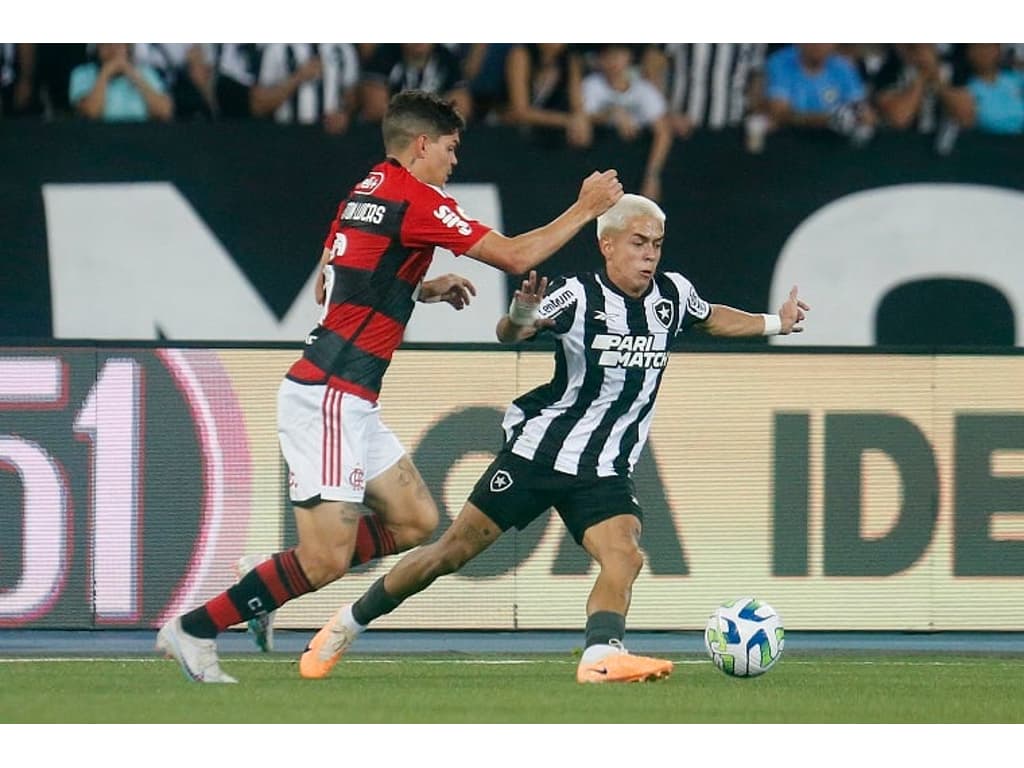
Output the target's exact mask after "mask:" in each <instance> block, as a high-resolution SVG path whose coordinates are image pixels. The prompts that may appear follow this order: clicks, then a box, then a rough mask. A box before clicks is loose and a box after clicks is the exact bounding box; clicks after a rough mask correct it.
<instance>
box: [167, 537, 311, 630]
mask: <svg viewBox="0 0 1024 768" xmlns="http://www.w3.org/2000/svg"><path fill="white" fill-rule="evenodd" d="M312 591H313V585H312V584H310V583H309V579H307V578H306V574H305V573H304V572H303V570H302V566H301V565H300V564H299V559H298V558H297V557H296V556H295V550H294V549H289V550H287V551H285V552H278V553H277V554H276V555H273V556H272V557H271V558H270V559H269V560H265V561H264V562H262V563H260V564H259V565H257V566H256V567H255V568H253V569H252V570H251V571H249V572H248V573H247V574H245V576H243V577H242V578H241V580H240V581H239V582H238V583H237V584H235V585H234V586H233V587H231V588H230V589H228V590H227V591H225V592H221V593H220V594H219V595H217V596H216V597H214V598H212V599H211V600H208V601H207V602H206V604H205V605H201V606H200V607H198V608H196V609H195V610H194V611H191V612H189V613H187V614H186V615H184V616H182V618H181V626H182V629H184V630H185V631H186V632H188V633H189V634H190V635H194V636H196V637H216V636H217V633H218V632H222V631H224V630H225V629H227V628H228V627H230V626H232V625H234V624H238V623H239V622H242V621H248V620H249V619H251V618H252V617H253V616H256V615H258V614H260V613H270V612H271V611H273V610H276V609H277V608H280V607H281V606H282V605H284V604H285V603H287V602H288V601H289V600H292V599H294V598H296V597H298V596H299V595H304V594H306V593H307V592H312Z"/></svg>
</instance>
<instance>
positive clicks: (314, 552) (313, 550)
mask: <svg viewBox="0 0 1024 768" xmlns="http://www.w3.org/2000/svg"><path fill="white" fill-rule="evenodd" d="M296 553H297V555H298V558H299V563H300V564H301V565H302V570H303V571H304V572H305V574H306V578H307V579H309V582H310V584H312V585H313V586H315V587H317V588H320V587H322V586H325V585H327V584H330V583H331V582H332V581H337V580H338V579H340V578H341V577H342V576H344V575H345V573H346V572H347V571H348V569H349V565H350V563H351V561H352V556H351V554H348V552H347V550H346V549H345V548H344V547H339V546H329V545H325V544H319V545H308V544H307V545H305V546H303V544H301V543H300V544H299V546H298V547H296Z"/></svg>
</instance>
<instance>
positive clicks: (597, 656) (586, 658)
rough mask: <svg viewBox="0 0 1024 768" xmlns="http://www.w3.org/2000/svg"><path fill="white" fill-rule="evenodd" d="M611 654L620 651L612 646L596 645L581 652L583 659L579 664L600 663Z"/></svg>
mask: <svg viewBox="0 0 1024 768" xmlns="http://www.w3.org/2000/svg"><path fill="white" fill-rule="evenodd" d="M613 653H621V650H620V649H619V648H616V647H615V646H614V645H607V644H605V643H596V644H595V645H591V646H589V647H588V648H587V649H586V650H584V651H583V658H581V659H580V664H593V663H594V662H597V661H600V660H601V659H603V658H604V657H605V656H609V655H611V654H613Z"/></svg>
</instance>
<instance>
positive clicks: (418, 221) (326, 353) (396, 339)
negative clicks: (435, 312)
mask: <svg viewBox="0 0 1024 768" xmlns="http://www.w3.org/2000/svg"><path fill="white" fill-rule="evenodd" d="M490 231H491V228H490V227H487V226H485V225H483V224H481V223H480V222H478V221H476V220H474V219H471V218H469V217H468V216H467V215H466V214H465V213H464V212H463V211H462V209H461V208H460V207H459V204H458V203H457V202H456V201H455V199H454V198H453V197H451V196H449V195H447V194H445V193H444V191H442V190H441V189H439V188H437V187H434V186H431V185H430V184H425V183H424V182H422V181H420V180H419V179H417V178H416V177H415V176H413V175H412V174H411V173H409V171H408V170H406V169H405V168H403V167H402V165H401V164H400V163H398V162H396V161H395V160H393V159H388V160H386V161H384V162H383V163H380V164H379V165H377V166H375V167H374V168H373V170H371V171H370V173H369V175H367V177H366V178H365V179H363V180H362V181H361V182H359V183H358V184H357V185H356V186H355V187H354V188H353V189H352V191H351V192H350V193H349V195H348V197H346V198H345V199H344V200H343V201H342V202H341V205H339V206H338V214H337V216H335V218H334V221H333V222H332V223H331V229H330V232H329V233H328V235H327V240H326V241H325V242H324V247H325V248H327V249H329V250H330V252H331V257H330V262H329V263H328V266H327V267H326V268H325V285H326V289H327V301H326V303H325V306H324V312H323V315H322V316H321V318H320V324H319V325H318V326H317V327H316V328H314V329H313V331H312V333H310V334H309V336H307V337H306V348H305V350H304V352H303V355H302V358H301V359H300V360H298V361H296V362H295V364H294V365H292V367H291V369H290V370H289V371H288V378H290V379H292V380H294V381H298V382H300V383H303V384H327V385H328V386H331V387H334V388H336V389H340V390H343V391H346V392H351V393H352V394H354V395H358V396H359V397H362V398H365V399H367V400H369V401H371V402H374V401H376V399H377V396H378V395H379V394H380V387H381V382H382V380H383V378H384V372H385V371H386V370H387V367H388V365H389V364H390V363H391V356H392V354H393V353H394V351H395V349H396V348H397V347H398V345H399V344H400V343H401V342H402V335H403V334H404V332H405V326H406V323H408V322H409V317H410V315H412V310H413V307H414V306H415V302H416V296H417V295H418V292H419V285H420V282H421V281H422V280H423V276H424V275H425V274H426V273H427V270H428V269H429V268H430V262H431V260H432V259H433V257H434V248H435V247H441V248H447V249H449V250H450V251H452V252H453V253H454V254H456V255H461V254H464V253H465V252H466V251H468V250H469V249H470V248H472V247H473V245H474V244H475V243H476V242H477V241H479V240H480V238H482V237H483V236H484V235H486V234H487V233H488V232H490Z"/></svg>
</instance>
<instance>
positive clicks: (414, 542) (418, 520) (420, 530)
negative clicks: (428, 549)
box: [408, 500, 441, 547]
mask: <svg viewBox="0 0 1024 768" xmlns="http://www.w3.org/2000/svg"><path fill="white" fill-rule="evenodd" d="M440 520H441V516H440V514H439V513H438V511H437V505H436V504H434V502H433V501H432V500H431V501H430V502H429V503H424V504H420V506H419V508H418V509H417V510H416V515H415V517H414V518H413V520H412V521H411V523H410V525H409V526H408V528H409V539H410V546H414V547H415V546H418V545H420V544H423V543H425V542H427V541H430V537H431V536H433V535H434V531H436V530H437V524H438V523H439V522H440Z"/></svg>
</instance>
